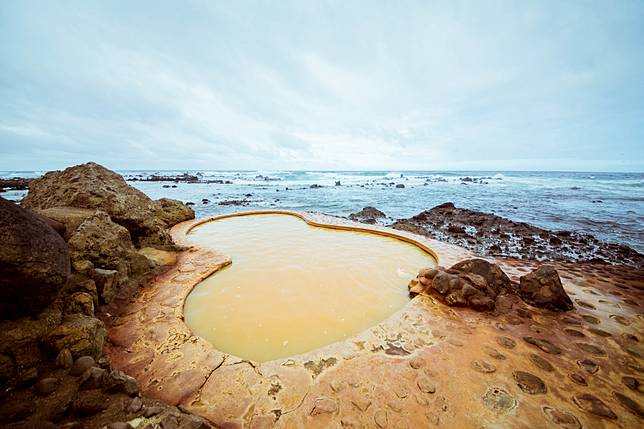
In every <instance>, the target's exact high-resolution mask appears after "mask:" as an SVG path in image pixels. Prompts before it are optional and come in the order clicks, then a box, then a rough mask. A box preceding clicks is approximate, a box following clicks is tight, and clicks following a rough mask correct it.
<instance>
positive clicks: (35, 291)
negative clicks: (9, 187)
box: [0, 197, 70, 318]
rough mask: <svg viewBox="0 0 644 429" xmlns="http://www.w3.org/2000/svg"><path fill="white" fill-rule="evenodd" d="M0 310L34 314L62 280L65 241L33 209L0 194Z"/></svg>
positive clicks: (11, 314)
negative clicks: (18, 204) (19, 204)
mask: <svg viewBox="0 0 644 429" xmlns="http://www.w3.org/2000/svg"><path fill="white" fill-rule="evenodd" d="M0 243H2V246H0V273H2V275H0V314H2V316H3V318H16V317H19V316H22V315H34V314H37V313H39V312H40V311H41V310H43V309H44V308H45V307H46V306H47V305H48V304H49V303H50V302H51V301H52V299H53V298H54V296H55V294H56V293H57V292H58V290H59V289H60V288H61V287H62V286H63V285H64V284H65V282H66V281H67V277H68V276H69V272H70V264H69V251H68V250H67V245H66V244H65V241H64V240H63V239H62V237H61V236H60V235H58V233H56V231H54V230H53V229H52V228H51V226H49V225H47V224H46V223H45V222H43V221H42V220H40V219H39V218H38V217H36V215H34V214H33V213H31V212H29V211H27V210H24V209H23V208H21V207H19V206H17V205H16V204H14V203H12V202H10V201H7V200H5V199H4V198H1V197H0Z"/></svg>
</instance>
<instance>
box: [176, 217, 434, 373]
mask: <svg viewBox="0 0 644 429" xmlns="http://www.w3.org/2000/svg"><path fill="white" fill-rule="evenodd" d="M188 238H189V239H190V240H191V241H193V242H195V243H197V244H200V245H203V246H206V247H209V248H212V249H215V250H217V251H220V252H222V253H225V254H227V255H229V256H230V257H231V258H232V260H233V263H232V265H230V266H229V267H227V268H225V269H223V270H221V271H218V272H216V273H215V274H213V275H212V276H210V277H209V278H207V279H205V280H204V281H202V282H201V283H199V284H198V285H197V286H195V288H194V289H193V291H192V292H191V293H190V295H189V296H188V298H187V299H186V303H185V308H184V316H185V321H186V324H187V325H188V326H189V327H190V329H192V331H193V332H194V333H195V334H197V335H199V336H200V337H202V338H204V339H206V340H208V341H209V342H210V343H212V344H213V345H214V346H215V347H216V348H217V349H219V350H221V351H223V352H226V353H230V354H233V355H235V356H238V357H241V358H244V359H249V360H253V361H257V362H265V361H270V360H274V359H278V358H283V357H286V356H292V355H296V354H300V353H304V352H307V351H310V350H314V349H316V348H319V347H322V346H325V345H328V344H331V343H334V342H336V341H341V340H343V339H345V338H348V337H351V336H353V335H355V334H358V333H359V332H361V331H363V330H365V329H367V328H369V327H371V326H373V325H375V324H377V323H379V322H381V321H382V320H384V319H386V318H387V317H388V316H390V315H391V314H393V313H395V312H396V311H398V310H400V309H401V308H402V307H403V306H404V305H405V304H406V303H407V302H409V295H408V291H407V284H408V283H409V280H411V279H412V278H414V277H415V275H416V274H417V272H418V270H419V269H420V268H423V267H428V266H435V265H436V260H435V259H434V257H433V256H431V255H430V254H428V253H427V252H425V251H424V250H422V249H420V248H419V247H417V246H415V245H413V244H409V243H406V242H404V241H401V240H398V239H395V238H390V237H386V236H381V235H376V234H372V233H365V232H356V231H341V230H335V229H328V228H322V227H316V226H310V225H308V224H307V223H305V222H304V221H303V220H301V219H299V218H297V217H295V216H289V215H283V214H253V215H245V216H236V217H227V218H223V219H219V220H214V221H210V222H207V223H205V224H202V225H199V226H197V227H196V228H194V229H193V230H192V231H191V232H190V234H189V235H188Z"/></svg>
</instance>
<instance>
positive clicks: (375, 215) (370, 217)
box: [349, 207, 387, 224]
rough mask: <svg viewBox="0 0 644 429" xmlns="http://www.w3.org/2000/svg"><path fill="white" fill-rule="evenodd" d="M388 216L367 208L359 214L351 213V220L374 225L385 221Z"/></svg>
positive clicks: (373, 208)
mask: <svg viewBox="0 0 644 429" xmlns="http://www.w3.org/2000/svg"><path fill="white" fill-rule="evenodd" d="M386 217H387V215H386V214H384V213H383V212H381V211H380V210H378V209H377V208H375V207H365V208H363V209H362V210H360V211H359V212H355V213H351V214H350V215H349V219H351V220H354V221H356V222H362V223H368V224H374V223H376V222H377V221H378V219H384V218H386Z"/></svg>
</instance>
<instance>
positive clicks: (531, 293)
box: [517, 265, 573, 311]
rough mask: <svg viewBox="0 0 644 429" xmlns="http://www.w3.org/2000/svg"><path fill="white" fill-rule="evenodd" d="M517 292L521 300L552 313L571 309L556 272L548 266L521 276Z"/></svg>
mask: <svg viewBox="0 0 644 429" xmlns="http://www.w3.org/2000/svg"><path fill="white" fill-rule="evenodd" d="M517 292H518V294H519V296H520V297H521V299H522V300H524V301H525V302H527V303H528V304H530V305H532V306H535V307H539V308H547V309H548V310H553V311H570V310H572V309H573V305H572V301H571V300H570V297H569V296H568V294H567V293H566V291H565V290H564V288H563V286H562V284H561V279H560V278H559V274H558V273H557V270H555V269H554V268H553V267H551V266H550V265H543V266H541V267H539V268H537V269H536V270H534V271H533V272H531V273H529V274H526V275H524V276H521V278H520V281H519V290H518V291H517Z"/></svg>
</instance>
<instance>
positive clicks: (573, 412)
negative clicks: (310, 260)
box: [104, 213, 644, 428]
mask: <svg viewBox="0 0 644 429" xmlns="http://www.w3.org/2000/svg"><path fill="white" fill-rule="evenodd" d="M303 216H304V217H305V219H306V220H307V221H309V222H312V223H319V224H336V225H338V226H340V227H345V228H346V227H347V226H348V225H355V224H353V223H351V222H349V221H347V220H342V219H338V218H332V217H327V216H323V215H319V214H308V213H307V214H305V215H303ZM197 223H198V221H189V222H185V223H182V224H179V225H177V226H176V227H175V228H174V229H173V238H174V239H175V241H176V242H177V243H180V244H184V245H192V243H190V242H188V241H187V239H186V235H185V234H186V232H187V231H188V229H189V228H190V227H191V226H193V225H195V224H197ZM360 228H362V229H365V228H368V229H373V230H374V231H380V232H388V231H390V230H388V229H386V228H384V227H378V226H365V225H360ZM401 234H403V235H404V237H405V238H407V239H410V240H417V241H418V242H419V243H421V244H423V245H425V246H428V247H430V248H432V249H433V250H434V251H435V252H436V253H437V254H438V256H439V263H440V264H441V265H444V266H450V265H452V264H454V263H457V262H459V261H460V260H464V259H467V258H471V257H472V255H471V254H470V253H469V252H468V251H466V250H465V249H463V248H459V247H456V246H453V245H450V244H446V243H442V242H438V241H435V240H432V239H428V238H425V237H419V236H416V235H413V234H411V233H408V232H401ZM490 261H491V262H494V263H497V264H499V266H500V267H501V268H502V269H503V271H504V272H505V273H506V274H507V275H508V276H509V278H510V279H511V280H512V281H514V282H517V281H518V279H519V277H520V276H521V275H524V274H526V273H528V272H530V271H532V270H534V269H535V268H536V265H535V263H533V262H529V261H528V262H526V261H521V260H517V259H510V258H497V259H495V260H492V259H490ZM228 263H230V259H229V258H228V257H227V256H226V255H222V254H220V253H217V252H216V249H205V248H200V247H198V246H194V245H192V247H191V248H190V249H189V250H186V251H184V252H182V253H180V254H179V256H178V260H177V265H176V266H175V267H174V268H173V269H171V270H169V271H167V272H165V273H164V274H161V275H158V276H157V277H156V278H154V279H152V281H151V282H150V283H149V284H147V285H146V286H145V287H144V288H143V289H142V290H141V293H140V294H139V295H138V296H137V297H136V298H134V299H133V300H132V301H131V302H130V303H129V304H127V305H122V306H120V307H119V308H116V307H115V308H114V309H113V310H114V311H110V314H109V315H105V317H104V318H105V322H106V325H107V326H108V338H107V340H106V351H107V353H108V355H109V356H110V358H111V359H112V362H113V365H114V367H115V368H117V369H119V370H121V371H123V372H125V373H126V374H128V375H130V376H132V377H135V378H136V379H137V381H138V382H139V384H140V387H141V391H142V394H144V395H146V396H150V397H153V398H158V399H162V400H164V401H167V402H169V403H171V404H175V405H179V406H181V407H182V408H183V409H185V410H188V411H190V412H193V413H196V414H198V415H201V416H203V417H206V418H208V419H209V420H211V421H212V422H213V423H215V424H216V425H218V426H221V427H230V428H235V427H238V428H242V427H244V428H245V427H253V428H255V427H257V428H264V427H275V428H291V427H313V428H318V427H319V428H328V427H332V428H340V427H351V426H353V427H377V428H390V427H391V428H398V427H408V428H416V427H434V426H438V427H463V428H470V427H471V428H480V427H522V428H542V427H571V428H577V427H584V428H618V427H621V428H626V427H639V426H640V425H641V423H642V420H641V417H640V416H639V415H638V412H639V411H640V410H641V408H638V407H639V405H637V404H638V403H640V404H641V401H642V396H641V392H640V391H639V389H641V388H640V383H641V380H642V371H643V368H644V359H643V356H644V349H643V346H642V343H641V342H642V341H643V339H642V332H644V316H643V313H642V306H641V303H642V302H644V289H643V288H644V276H643V273H642V272H641V271H640V270H638V269H636V268H632V267H626V266H611V265H605V264H590V263H588V264H579V263H577V264H573V263H563V262H560V263H555V264H553V266H554V267H555V268H556V269H557V270H558V272H559V274H560V276H561V280H562V285H563V288H564V289H565V290H566V292H567V293H568V294H569V295H570V297H571V298H572V299H573V301H574V300H576V299H580V300H583V301H584V302H586V303H588V304H590V306H580V305H575V306H574V309H573V310H572V311H570V312H567V313H565V314H561V313H556V312H552V311H549V310H545V309H538V308H534V307H530V306H528V305H526V304H525V303H523V302H522V301H521V300H520V299H518V297H514V298H512V297H511V298H509V299H508V300H507V301H506V302H504V303H503V304H502V305H497V308H496V309H495V310H494V311H492V312H478V311H474V310H471V309H468V308H450V307H448V306H446V305H444V304H441V303H440V302H438V301H436V300H435V299H433V298H431V297H426V296H420V295H419V296H417V297H415V298H413V299H412V300H411V301H410V302H409V304H408V305H407V306H406V307H404V308H403V309H402V310H401V311H399V312H398V313H395V314H394V315H392V316H391V317H389V318H388V319H386V320H385V321H383V322H382V323H380V324H378V325H376V326H374V327H372V328H370V329H368V330H367V331H364V332H363V333H361V334H359V335H357V336H354V337H352V338H350V339H348V340H346V341H343V342H339V343H335V344H331V345H329V346H326V347H323V348H320V349H317V350H313V351H311V352H308V353H305V354H302V355H297V356H292V357H289V358H286V359H280V360H276V361H271V362H265V363H256V362H251V361H247V360H243V359H240V358H238V357H235V356H232V355H229V354H226V353H223V352H221V351H218V350H216V349H215V348H214V347H213V346H212V345H210V344H209V343H207V342H206V341H204V340H203V339H201V338H199V337H196V336H194V335H193V334H192V333H191V332H190V330H189V329H188V327H187V326H186V325H185V323H184V322H183V319H182V315H183V302H184V300H185V298H186V296H187V295H188V294H189V293H190V291H191V289H192V287H193V286H194V285H196V284H197V283H198V282H199V281H200V280H202V279H203V278H205V277H207V276H209V275H211V274H212V273H213V272H216V271H217V270H218V269H220V268H222V267H224V266H226V265H227V264H228ZM591 328H592V329H601V330H602V331H604V332H606V333H609V334H610V336H604V335H596V334H594V333H592V331H590V329H591ZM565 329H574V330H575V331H578V332H580V333H582V334H583V335H584V336H585V337H584V338H579V339H577V338H573V337H571V336H570V335H569V334H568V333H566V331H565ZM577 343H582V344H584V346H583V347H580V346H578V345H577ZM597 350H601V352H602V353H601V354H598V353H596V352H597ZM501 356H502V357H501ZM595 365H596V366H595ZM589 370H591V371H589ZM575 373H583V374H584V376H583V378H584V380H585V382H586V385H581V384H578V383H576V382H575V381H574V379H573V378H572V377H571V374H575ZM455 380H457V382H455ZM613 392H616V393H613ZM620 395H621V396H620ZM625 398H626V399H625Z"/></svg>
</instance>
